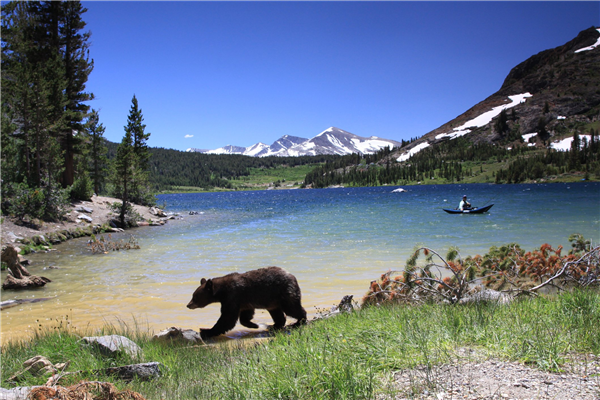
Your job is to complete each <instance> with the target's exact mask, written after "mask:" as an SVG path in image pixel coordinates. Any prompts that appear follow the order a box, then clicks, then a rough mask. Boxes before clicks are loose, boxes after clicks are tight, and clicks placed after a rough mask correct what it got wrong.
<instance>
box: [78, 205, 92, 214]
mask: <svg viewBox="0 0 600 400" xmlns="http://www.w3.org/2000/svg"><path fill="white" fill-rule="evenodd" d="M74 210H75V211H79V212H84V213H87V214H91V213H92V212H93V211H94V210H92V209H91V208H89V207H85V206H77V207H75V209H74Z"/></svg>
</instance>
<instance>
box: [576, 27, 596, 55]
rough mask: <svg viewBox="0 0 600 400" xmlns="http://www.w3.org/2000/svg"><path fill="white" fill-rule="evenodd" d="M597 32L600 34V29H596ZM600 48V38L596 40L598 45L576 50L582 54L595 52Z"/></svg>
mask: <svg viewBox="0 0 600 400" xmlns="http://www.w3.org/2000/svg"><path fill="white" fill-rule="evenodd" d="M596 30H597V31H598V33H600V29H596ZM598 46H600V37H599V38H598V40H596V43H594V44H593V45H591V46H588V47H584V48H583V49H579V50H575V53H581V52H582V51H590V50H594V49H595V48H596V47H598Z"/></svg>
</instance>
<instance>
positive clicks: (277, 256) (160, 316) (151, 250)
mask: <svg viewBox="0 0 600 400" xmlns="http://www.w3.org/2000/svg"><path fill="white" fill-rule="evenodd" d="M393 189H395V187H389V186H388V187H377V188H339V189H323V190H286V191H254V192H227V193H203V194H178V195H160V196H159V200H158V203H159V204H162V203H163V202H166V204H167V211H172V212H180V213H181V215H182V216H183V218H184V219H183V220H175V221H169V222H168V223H167V225H165V226H163V227H143V228H137V229H135V230H130V231H128V232H125V233H124V234H120V235H114V234H113V236H112V238H113V239H119V238H125V239H127V238H129V237H130V235H131V234H134V235H135V237H136V238H137V239H138V241H139V244H140V245H141V249H140V250H130V251H121V252H114V253H110V254H106V255H92V254H90V253H89V251H88V250H87V248H86V242H87V240H88V239H87V238H82V239H75V240H71V241H69V242H66V243H63V244H61V245H58V246H55V248H56V250H57V251H54V252H50V253H44V254H35V255H32V256H30V257H29V258H30V259H31V261H32V262H33V265H32V266H31V267H30V268H29V270H30V272H31V273H33V274H36V275H42V276H46V277H48V278H50V279H52V281H53V282H52V283H50V284H48V285H47V286H46V287H44V288H40V289H36V290H29V291H21V292H12V291H11V292H4V291H3V292H2V300H8V299H13V298H41V297H52V298H53V299H52V300H49V301H45V302H39V303H34V304H22V305H20V306H17V307H13V308H9V309H6V310H4V311H2V312H1V314H0V316H1V324H2V327H1V328H2V341H5V340H7V339H8V338H11V337H20V336H22V335H23V332H27V333H30V332H31V331H32V330H34V329H37V328H38V326H39V324H40V323H41V324H42V325H43V326H45V327H52V326H56V325H57V324H58V323H59V322H57V321H63V320H64V319H65V318H66V317H68V319H69V321H71V323H72V324H74V325H75V326H77V327H78V328H79V329H84V328H87V327H92V328H95V327H99V326H102V325H103V324H104V323H109V324H118V323H119V321H124V322H125V323H127V324H129V325H132V324H134V323H137V324H141V325H143V326H146V325H147V326H148V327H149V328H150V329H151V330H154V331H158V330H161V329H164V328H167V327H170V326H181V327H184V328H193V329H198V328H199V327H207V328H209V327H211V326H212V325H213V324H214V322H215V321H216V320H217V318H218V316H219V306H218V305H211V306H209V307H207V308H205V309H201V310H200V309H198V310H189V309H187V308H186V307H185V305H186V304H187V302H188V301H189V300H190V298H191V294H192V292H193V291H194V290H195V288H196V287H197V286H198V285H199V281H200V279H201V278H203V277H207V278H208V277H214V276H220V275H224V274H227V273H230V272H234V271H238V272H244V271H248V270H251V269H255V268H260V267H264V266H269V265H277V266H280V267H283V268H285V269H287V270H288V271H290V272H291V273H293V274H294V275H296V277H297V279H298V282H299V283H300V287H301V289H302V294H303V304H304V307H305V308H306V310H307V312H308V313H309V315H310V316H313V315H315V313H316V312H317V309H324V308H329V307H331V306H332V305H334V304H337V303H338V302H339V300H340V299H341V298H342V297H343V296H344V295H346V294H353V295H354V296H355V299H357V300H359V299H360V298H361V297H362V296H363V295H364V293H365V292H366V290H367V288H368V285H369V282H370V281H371V280H373V279H376V278H377V277H378V276H379V275H380V274H381V273H383V272H386V271H388V270H389V269H392V270H400V269H402V267H403V265H404V263H405V261H406V259H407V258H408V257H409V256H410V254H411V253H412V250H413V249H414V247H415V246H416V245H418V244H420V245H427V246H428V247H430V248H433V249H436V250H438V251H439V252H441V253H442V254H445V253H446V252H447V250H448V249H449V247H450V246H454V245H456V246H458V247H459V248H460V251H461V254H462V255H463V256H466V255H474V254H477V253H479V254H483V253H485V252H487V251H488V249H489V247H490V246H499V245H503V244H506V243H511V242H518V243H520V244H521V245H522V246H523V248H525V249H527V250H532V249H534V248H537V247H539V246H540V245H541V244H543V243H550V244H551V245H553V246H557V245H559V244H561V245H563V246H565V247H566V248H568V246H569V243H568V240H567V239H568V236H569V235H570V234H571V233H581V234H583V235H584V236H585V237H586V238H591V239H593V241H594V242H595V243H598V242H599V241H600V185H599V184H597V183H576V184H546V185H544V184H540V185H439V186H411V187H406V189H407V190H408V192H405V193H392V190H393ZM463 194H467V195H468V196H469V200H470V201H471V203H472V204H473V205H476V206H483V205H485V204H487V203H494V204H495V205H494V207H493V208H492V209H491V210H490V213H489V214H483V215H450V214H447V213H445V212H443V211H442V208H455V207H456V206H457V205H458V202H459V201H460V198H461V197H462V195H463ZM189 211H198V212H200V213H201V214H200V215H188V213H189ZM49 266H57V267H58V269H44V268H47V267H49ZM4 277H5V275H4V273H3V275H2V279H3V280H4ZM255 320H256V321H258V322H259V323H263V324H270V323H271V320H270V317H269V315H268V314H267V313H266V312H257V316H256V318H255ZM38 321H39V322H38ZM133 321H135V322H133ZM246 332H247V331H245V330H241V329H240V326H238V327H237V329H236V331H235V332H233V333H232V334H231V336H233V337H237V336H240V335H244V334H246Z"/></svg>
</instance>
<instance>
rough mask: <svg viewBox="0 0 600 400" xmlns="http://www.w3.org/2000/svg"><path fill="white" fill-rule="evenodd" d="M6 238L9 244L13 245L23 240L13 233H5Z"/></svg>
mask: <svg viewBox="0 0 600 400" xmlns="http://www.w3.org/2000/svg"><path fill="white" fill-rule="evenodd" d="M6 238H7V239H8V240H9V241H10V242H11V243H14V242H16V241H18V240H23V238H22V237H21V236H17V235H15V234H14V233H13V232H6Z"/></svg>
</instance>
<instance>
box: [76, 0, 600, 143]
mask: <svg viewBox="0 0 600 400" xmlns="http://www.w3.org/2000/svg"><path fill="white" fill-rule="evenodd" d="M83 5H84V7H86V8H87V9H88V11H87V12H86V13H85V14H84V15H83V18H84V20H85V21H86V23H87V26H86V28H85V29H86V30H89V31H91V33H92V36H91V39H90V41H91V49H90V56H91V58H93V59H94V71H93V72H92V74H91V75H90V77H89V79H88V84H87V89H88V90H89V91H91V92H92V93H94V95H95V96H96V99H95V100H93V101H91V102H90V105H91V106H92V107H93V108H94V109H97V110H99V112H100V120H101V122H102V123H103V124H104V126H105V127H106V133H105V137H106V138H107V139H108V140H110V141H113V142H120V141H121V139H122V137H123V134H124V129H123V127H124V126H125V125H126V122H127V115H128V114H129V109H130V107H131V99H132V97H133V95H134V94H135V95H136V97H137V99H138V101H139V105H140V108H141V109H142V112H143V115H144V122H145V123H146V132H150V133H151V136H150V139H149V140H148V144H149V145H150V146H151V147H165V148H172V149H177V150H185V149H187V148H189V147H195V148H202V149H214V148H218V147H221V146H224V145H227V144H232V145H238V146H250V145H252V144H254V143H257V142H259V141H260V142H263V143H267V144H271V143H272V142H273V141H275V140H277V139H278V138H280V137H281V136H283V135H293V136H300V137H305V138H311V137H313V136H315V135H317V134H319V133H320V132H322V131H323V130H325V129H327V128H329V127H330V126H335V127H338V128H340V129H344V130H346V131H348V132H351V133H354V134H356V135H359V136H371V135H375V136H379V137H382V138H387V139H394V140H398V141H400V140H401V139H409V138H411V137H417V136H422V135H424V134H426V133H427V132H429V131H431V130H433V129H435V128H437V127H439V126H440V125H442V124H444V123H446V122H448V121H449V120H451V119H453V118H455V117H456V116H458V115H460V114H462V113H463V112H464V111H466V110H467V109H469V108H470V107H472V106H473V105H475V104H476V103H478V102H480V101H481V100H484V99H485V98H487V97H488V96H490V95H491V94H493V93H494V92H496V91H497V90H498V89H499V88H500V86H501V85H502V83H503V81H504V79H505V78H506V75H507V74H508V73H509V72H510V70H511V69H512V68H513V67H514V66H516V65H517V64H518V63H520V62H522V61H524V60H526V59H527V58H529V57H530V56H532V55H534V54H537V53H539V52H540V51H543V50H546V49H549V48H553V47H556V46H560V45H563V44H564V43H566V42H568V41H569V40H571V39H573V38H574V37H575V36H576V35H577V34H578V33H579V32H580V31H582V30H584V29H587V28H589V27H591V26H599V25H600V2H598V1H587V2H571V1H568V2H538V1H535V2H504V1H502V2H470V1H468V2H453V1H444V2H392V1H385V2H359V1H356V2H250V1H249V2H228V1H226V2H204V1H200V2H196V1H182V2H155V1H133V2H102V1H99V2H95V1H92V2H89V1H84V2H83Z"/></svg>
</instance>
